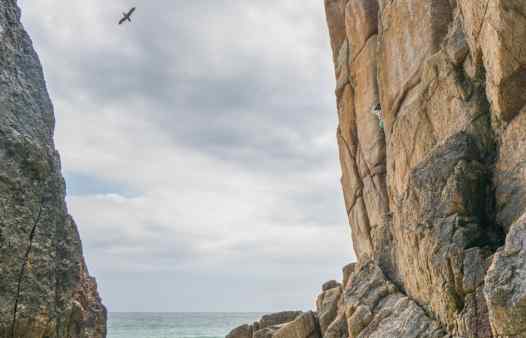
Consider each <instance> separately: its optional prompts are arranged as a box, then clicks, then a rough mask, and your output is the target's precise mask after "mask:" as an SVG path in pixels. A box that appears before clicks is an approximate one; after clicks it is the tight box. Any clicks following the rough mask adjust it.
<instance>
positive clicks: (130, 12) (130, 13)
mask: <svg viewBox="0 0 526 338" xmlns="http://www.w3.org/2000/svg"><path fill="white" fill-rule="evenodd" d="M133 12H135V7H132V9H130V11H129V12H128V16H130V15H132V13H133Z"/></svg>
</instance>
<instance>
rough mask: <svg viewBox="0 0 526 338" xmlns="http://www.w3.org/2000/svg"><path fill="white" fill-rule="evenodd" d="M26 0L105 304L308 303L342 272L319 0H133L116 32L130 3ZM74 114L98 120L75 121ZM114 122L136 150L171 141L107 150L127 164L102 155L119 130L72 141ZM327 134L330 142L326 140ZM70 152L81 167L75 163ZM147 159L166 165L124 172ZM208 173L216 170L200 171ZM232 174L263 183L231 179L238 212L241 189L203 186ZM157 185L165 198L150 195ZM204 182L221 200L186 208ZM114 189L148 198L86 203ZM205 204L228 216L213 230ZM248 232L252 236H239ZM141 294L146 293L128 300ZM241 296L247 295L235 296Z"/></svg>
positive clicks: (340, 211) (343, 232)
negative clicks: (246, 210) (154, 180)
mask: <svg viewBox="0 0 526 338" xmlns="http://www.w3.org/2000/svg"><path fill="white" fill-rule="evenodd" d="M19 2H20V3H21V5H22V6H23V9H24V16H23V19H24V22H25V23H26V26H27V27H28V29H29V31H30V33H31V34H32V36H33V39H34V41H35V45H36V47H37V50H38V51H39V53H40V55H41V57H42V60H43V63H44V67H45V72H46V76H47V79H48V85H49V88H50V92H51V94H52V98H53V99H54V100H55V105H56V107H57V108H58V109H57V120H58V122H59V123H58V126H59V128H58V130H57V134H58V135H59V139H62V140H63V141H62V143H61V144H58V146H59V148H60V149H64V152H65V153H64V154H63V155H64V156H63V158H64V159H65V163H64V165H65V170H66V171H68V177H67V180H68V184H69V185H70V188H69V191H70V195H72V196H71V200H70V209H71V211H72V213H73V216H74V217H75V218H76V219H77V221H78V223H79V225H80V227H81V232H82V236H83V240H84V246H85V252H86V254H87V257H88V261H89V263H90V264H89V265H90V269H91V270H92V272H93V273H94V274H95V275H96V276H98V279H99V281H100V283H99V284H100V286H101V288H102V291H103V296H104V297H105V299H106V302H107V304H109V305H110V310H130V309H131V310H135V311H141V310H150V311H163V310H165V311H168V310H171V311H174V310H175V311H177V310H178V311H192V310H193V311H203V310H208V311H211V310H217V311H221V310H222V311H225V310H241V311H250V310H252V311H254V310H256V311H257V310H264V311H267V310H279V309H281V308H283V307H296V306H298V307H300V306H301V307H307V306H308V305H309V304H310V305H311V301H312V299H311V298H312V297H313V296H314V294H315V293H316V292H317V290H318V287H319V284H320V283H321V282H322V281H323V279H325V278H331V277H332V278H334V277H337V274H338V271H339V268H340V266H341V265H343V264H344V263H347V261H348V260H350V259H351V257H352V253H351V243H350V240H349V233H348V229H347V226H346V219H345V208H344V206H343V199H342V196H341V191H340V187H339V182H338V180H339V177H338V175H339V168H338V163H337V160H338V157H337V151H336V141H335V137H333V135H334V134H335V128H336V112H335V108H334V99H333V93H332V88H333V86H334V85H333V75H332V72H333V71H332V65H331V56H330V55H331V54H330V51H329V43H328V41H327V32H326V28H325V21H324V18H323V15H324V14H323V9H322V4H321V2H320V1H319V0H311V1H295V0H253V1H252V0H251V1H237V0H221V1H220V0H195V1H194V0H191V1H188V0H184V1H183V0H177V1H174V0H157V1H151V0H143V1H140V0H137V1H136V3H135V5H137V7H138V11H137V12H136V16H135V17H134V22H133V23H132V24H130V25H126V26H122V27H118V26H117V25H116V23H115V20H116V19H118V17H119V15H120V12H119V11H120V8H126V7H127V6H129V4H128V3H127V2H126V1H121V0H119V1H112V2H107V1H103V0H93V1H90V3H89V4H88V3H86V2H83V3H82V4H80V2H75V1H66V0H60V1H57V0H35V1H28V0H20V1H19ZM59 7H60V9H61V10H58V9H57V8H59ZM41 13H45V14H44V15H41ZM65 107H68V109H71V110H69V111H68V110H65V109H64V108H65ZM105 114H115V116H117V118H115V119H110V118H107V116H106V115H105ZM73 117H78V118H90V119H91V120H93V121H92V122H93V124H90V127H87V126H86V127H84V129H79V130H74V131H71V130H69V128H72V123H71V122H72V119H73ZM123 119H126V120H128V119H129V120H130V121H131V122H133V121H147V122H148V124H149V125H148V126H144V128H145V129H146V128H148V130H145V131H144V134H141V130H140V129H137V130H136V129H133V128H132V129H131V131H128V130H125V129H126V126H125V123H124V122H125V121H124V120H123ZM91 120H90V122H91ZM99 120H100V121H99ZM68 122H69V124H68V125H67V126H66V125H65V123H68ZM90 128H91V129H90ZM115 130H117V131H119V132H120V133H115V135H117V136H116V137H118V136H120V135H122V134H126V136H127V137H129V138H130V139H132V140H134V141H136V142H137V144H140V143H141V142H140V141H138V140H141V139H142V138H145V137H149V136H150V137H152V138H154V136H157V135H161V136H167V138H168V139H169V142H170V143H169V144H164V143H163V144H157V143H156V142H157V141H156V140H144V142H145V143H148V145H150V143H151V145H150V146H151V150H150V153H151V156H147V155H145V153H143V152H139V151H134V150H133V147H132V146H130V148H131V149H132V150H131V151H130V153H120V154H119V153H117V155H115V154H114V153H110V155H111V156H113V157H117V158H116V159H113V158H112V159H113V160H115V161H116V162H119V161H120V162H122V163H124V164H122V165H120V166H116V167H110V166H108V167H106V166H103V165H97V164H98V163H99V162H100V161H103V159H102V158H103V157H102V156H101V154H102V153H103V152H104V151H105V150H107V149H106V148H108V149H109V148H112V147H114V146H115V144H118V143H119V142H126V141H127V140H119V139H111V138H110V139H109V141H108V144H106V145H104V146H101V147H100V148H95V150H96V152H95V155H93V152H90V153H89V155H88V153H87V152H85V150H86V149H83V148H72V146H71V144H75V145H79V147H80V146H86V147H87V146H89V144H86V143H85V141H84V140H83V139H81V138H77V136H78V135H76V134H81V136H83V135H90V136H94V137H97V135H104V136H106V137H107V135H105V134H104V132H106V131H108V132H111V131H115ZM66 131H68V133H66ZM132 133H136V134H132ZM130 134H131V135H130ZM64 135H65V136H64ZM326 135H329V137H330V141H329V143H327V142H325V141H323V140H322V141H323V142H321V141H320V140H319V138H320V137H325V136H326ZM101 137H102V136H101ZM83 142H84V143H83ZM114 143H115V144H114ZM134 145H135V144H134ZM157 146H159V147H161V146H162V147H167V148H168V149H169V150H172V151H173V153H172V154H170V153H169V152H166V151H163V152H161V153H160V154H162V156H173V157H176V155H178V154H175V153H176V152H177V151H178V150H181V149H182V150H184V151H188V152H190V153H192V154H197V155H199V156H204V157H206V159H207V162H206V164H207V165H209V166H208V167H206V168H203V167H199V166H196V164H195V163H193V162H191V160H186V161H185V160H184V159H182V160H181V161H180V162H179V163H176V164H174V163H172V162H167V163H165V162H164V161H165V160H166V158H155V156H157V155H158V154H159V153H158V152H157ZM116 149H120V148H116ZM124 149H128V148H124ZM110 150H112V149H110ZM167 153H168V154H169V155H167ZM111 156H110V157H111ZM86 157H89V158H86ZM99 157H100V158H99ZM79 158H82V160H83V161H82V162H81V163H82V166H80V165H77V164H76V163H75V161H78V159H79ZM104 158H106V157H104ZM130 158H131V159H130ZM177 158H178V159H179V158H180V157H177ZM148 161H158V162H159V165H160V166H162V165H170V166H172V167H170V168H169V169H167V170H165V171H162V172H161V173H160V174H159V172H158V171H155V170H154V171H151V172H150V171H146V170H148V167H147V166H143V167H141V168H146V169H144V170H145V172H144V173H141V172H137V171H134V170H131V169H132V168H131V167H132V166H134V164H136V165H137V166H139V165H141V164H144V162H148ZM196 163H201V162H196ZM220 165H225V166H227V167H228V168H230V169H228V170H227V169H224V168H222V169H219V166H220ZM74 166H75V170H76V171H75V170H73V169H71V168H70V167H74ZM194 166H195V167H194ZM216 166H217V167H216ZM181 167H184V169H185V173H186V172H187V171H192V170H193V171H197V172H201V173H202V176H204V177H203V178H202V179H203V181H204V182H202V186H205V188H203V187H202V186H199V187H196V186H193V184H194V183H193V181H192V180H190V179H189V180H188V182H185V178H184V177H183V178H178V177H175V176H176V174H177V172H178V170H181ZM101 168H102V169H101ZM115 168H116V169H115ZM110 170H112V172H110ZM171 170H172V171H173V173H171V172H170V171H171ZM78 171H81V172H78ZM181 171H183V170H181ZM216 171H217V172H220V175H223V176H220V175H219V174H218V175H219V176H215V175H214V176H213V178H211V177H206V175H207V174H213V173H215V172H216ZM132 173H133V174H132ZM148 175H164V176H162V177H160V180H165V181H166V186H155V187H149V186H147V185H146V184H143V182H150V181H149V180H148V179H147V178H148V177H146V176H148ZM237 176H243V177H244V176H248V177H249V178H248V179H240V184H247V186H246V187H244V189H246V190H250V189H254V190H256V189H261V190H265V192H264V193H262V192H258V191H253V192H251V191H248V192H246V191H241V190H244V189H239V190H240V196H239V197H237V198H239V199H240V201H239V206H238V205H237V204H236V203H235V198H236V187H235V183H231V182H230V183H225V184H226V185H227V188H228V189H230V190H233V192H232V191H224V190H221V189H223V187H222V186H221V185H219V184H214V183H216V182H206V180H213V179H215V180H221V179H223V180H225V181H229V180H231V179H232V178H233V177H234V178H235V177H237ZM192 179H195V178H192ZM177 180H178V181H177ZM176 181H177V182H176ZM108 182H109V183H108ZM137 182H140V183H137ZM185 183H186V184H185ZM208 183H209V184H208ZM207 184H208V186H207ZM248 184H250V186H249V185H248ZM154 188H155V189H157V190H162V193H164V194H169V195H171V196H172V197H171V199H170V200H169V201H166V200H163V201H161V200H156V199H160V197H159V196H158V195H156V193H157V191H155V193H154V192H152V191H150V190H151V189H154ZM141 189H142V190H144V191H141ZM197 189H199V190H198V192H200V193H202V194H203V196H202V198H203V199H204V198H207V199H213V197H210V196H219V197H217V198H218V199H219V201H217V204H218V206H217V207H216V206H215V204H214V201H208V203H204V202H203V201H202V200H201V199H200V198H199V197H196V200H195V201H194V200H191V201H190V202H187V204H184V207H181V206H180V205H181V203H182V200H183V199H184V198H186V197H187V193H188V192H194V194H197V193H196V192H195V191H196V190H197ZM207 189H209V190H210V191H208V190H207ZM225 189H226V188H225ZM241 192H242V193H243V195H241ZM109 193H117V194H120V195H123V197H124V198H128V199H133V198H134V197H135V196H146V197H145V198H147V199H148V198H149V199H150V200H149V201H148V203H145V204H144V205H139V206H137V205H135V204H133V201H132V202H130V201H125V202H126V203H127V204H125V206H122V208H121V207H119V204H118V203H115V205H107V204H106V205H105V204H104V203H101V202H100V201H99V202H94V201H93V200H91V199H90V198H88V197H86V196H90V195H93V194H109ZM205 195H208V196H205ZM246 198H248V199H249V202H248V204H251V205H249V206H250V207H253V209H254V211H253V212H254V215H248V216H246V215H243V217H244V218H242V219H237V218H233V219H232V220H230V219H229V218H228V217H226V216H228V215H229V214H236V213H241V210H239V209H240V208H242V207H243V206H244V205H243V204H244V203H247V202H246V201H244V200H242V199H246ZM220 199H228V200H229V203H224V205H223V204H222V203H221V202H223V201H220ZM260 199H264V200H265V201H261V200H260ZM267 199H268V200H270V201H267ZM232 201H234V202H232ZM260 204H261V205H260ZM103 208H104V210H102V209H103ZM207 208H208V209H207ZM223 209H225V210H223ZM159 210H160V211H159ZM213 212H217V213H218V214H219V215H220V216H222V217H223V218H221V222H230V221H231V222H232V224H217V227H218V228H221V227H225V230H224V231H222V232H221V231H219V230H215V229H214V224H212V225H210V224H207V223H210V222H214V221H215V220H214V218H213V217H212V216H209V215H208V214H209V213H213ZM225 215H226V216H225ZM192 217H196V219H192ZM197 218H199V219H197ZM192 221H195V223H192ZM217 222H220V221H217ZM207 226H208V227H207ZM338 227H339V228H338ZM207 231H209V233H207ZM242 231H243V233H242V234H241V235H243V236H245V237H246V238H245V237H242V238H236V235H239V234H238V233H236V232H242ZM309 231H310V232H309ZM230 232H231V233H230ZM251 232H252V233H253V234H251ZM269 232H274V233H269ZM327 247H330V248H327ZM137 271H139V272H141V271H142V272H143V273H140V274H137ZM284 271H285V272H284ZM132 272H133V273H132ZM137 276H139V277H137ZM232 280H235V283H233V282H232ZM298 280H300V281H302V283H303V282H305V284H304V285H303V286H302V287H299V288H298V289H297V290H294V291H289V294H286V292H285V291H284V290H287V289H289V288H287V287H284V285H285V286H286V285H289V284H292V283H295V285H297V284H298ZM206 281H213V283H214V285H213V287H211V286H210V284H209V283H207V282H206ZM302 283H299V284H302ZM138 289H141V290H147V291H145V293H144V294H141V295H137V298H136V299H135V300H133V299H131V298H133V297H129V296H128V295H129V294H130V293H133V294H137V290H138ZM218 290H221V292H218ZM157 292H158V293H162V294H163V296H161V295H160V294H157ZM167 294H169V295H170V296H169V297H168V298H169V300H170V301H171V304H167V302H168V300H165V299H164V298H165V297H166V295H167ZM220 294H221V295H220ZM197 297H202V298H203V299H208V302H204V301H201V300H198V301H196V298H197ZM247 297H252V298H253V301H252V303H253V304H250V305H247V304H246V303H245V302H244V301H243V300H244V299H246V298H247ZM207 306H208V307H207ZM309 307H310V306H309Z"/></svg>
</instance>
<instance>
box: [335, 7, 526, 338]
mask: <svg viewBox="0 0 526 338" xmlns="http://www.w3.org/2000/svg"><path fill="white" fill-rule="evenodd" d="M325 4H326V8H327V19H328V23H329V30H330V35H331V41H332V48H333V56H334V61H335V70H336V82H337V85H336V96H337V102H338V116H339V127H338V133H337V136H338V142H339V145H340V157H341V164H342V173H343V176H342V186H343V191H344V196H345V202H346V205H347V211H348V214H349V221H350V224H351V227H352V230H353V242H354V249H355V251H356V254H357V256H358V258H359V265H358V266H359V268H358V269H357V271H356V272H354V273H353V276H352V277H351V282H350V285H347V289H346V290H345V291H344V293H345V295H348V294H349V293H353V290H355V289H356V288H357V287H360V286H361V285H362V284H363V285H367V283H372V281H371V279H373V280H381V279H382V278H380V277H374V276H376V275H378V272H377V271H380V272H381V273H382V274H383V276H384V277H383V279H384V280H385V282H386V283H388V284H389V285H391V286H393V287H396V290H397V291H396V292H394V291H385V293H387V294H389V295H391V294H398V295H399V297H405V298H404V299H406V300H407V301H408V302H410V304H411V305H410V306H406V308H412V309H414V312H413V311H410V312H409V313H405V315H406V316H407V317H406V319H407V320H408V321H411V322H412V323H414V324H415V325H422V326H420V327H422V328H423V327H428V328H433V329H430V330H428V329H426V330H427V331H426V332H428V333H426V334H424V333H422V332H421V333H419V334H417V335H413V334H412V333H410V332H409V331H411V330H409V331H405V333H404V331H403V330H402V331H400V330H397V331H389V330H387V329H386V328H385V327H382V326H381V325H376V326H373V327H372V328H370V324H369V325H368V326H367V328H369V330H367V329H362V326H364V323H368V322H369V320H371V321H374V319H373V318H375V311H374V310H371V308H370V307H368V308H366V309H360V310H356V311H357V312H356V313H357V315H356V316H358V318H365V320H362V319H360V320H350V319H349V316H351V317H352V316H355V315H351V314H350V313H347V314H346V316H347V319H348V327H349V335H350V336H357V335H359V336H360V337H370V336H389V337H405V336H419V337H421V336H428V335H430V336H434V335H435V333H434V332H439V331H440V330H442V331H441V332H442V333H440V334H447V335H451V336H460V337H490V336H492V335H495V336H497V335H500V336H513V337H525V336H526V331H525V330H524V315H525V312H524V305H525V303H524V301H525V298H524V289H526V282H524V278H523V276H525V273H526V270H525V266H524V264H523V260H524V256H522V253H521V252H522V251H521V249H520V248H521V246H520V243H522V242H521V241H524V240H526V237H525V233H524V231H522V230H523V226H522V224H523V223H522V222H521V221H520V220H521V219H522V217H523V216H524V212H525V208H524V207H525V206H526V204H525V199H524V187H525V184H524V180H523V177H524V174H523V168H524V163H523V162H524V159H525V158H526V157H525V156H524V155H525V154H524V153H523V148H524V147H522V145H523V143H524V142H525V140H526V136H525V135H526V133H525V132H526V128H524V127H523V121H524V118H525V116H526V114H525V113H526V109H525V108H526V86H525V84H526V68H525V66H526V54H525V53H524V48H523V47H522V42H520V41H523V40H524V39H526V19H525V18H526V16H525V15H524V14H525V13H526V5H525V2H524V1H521V0H483V1H471V0H465V1H464V0H456V1H451V0H430V1H420V0H396V1H384V0H378V1H377V0H326V1H325ZM378 104H379V105H380V106H381V109H382V113H383V114H382V115H381V116H383V118H384V121H378V117H377V116H376V115H375V114H373V112H372V110H373V107H375V106H376V105H378ZM379 122H382V123H379ZM382 124H383V126H384V128H382ZM504 241H506V246H505V247H504V248H500V247H501V246H502V245H503V244H504ZM371 264H373V265H374V266H375V269H371V268H370V266H371ZM364 267H369V268H367V270H368V271H369V272H368V273H367V274H364ZM371 271H373V272H371ZM357 275H359V276H361V278H358V277H356V276H357ZM367 279H369V281H368V282H366V281H365V280H367ZM362 297H368V296H365V295H364V296H362ZM389 297H391V296H389ZM350 299H352V298H345V299H344V301H343V304H344V305H343V306H344V307H345V306H349V303H350ZM400 299H402V298H400ZM358 308H359V307H358ZM400 311H401V310H400ZM400 315H401V314H400V312H399V311H393V315H389V318H390V320H389V321H390V323H391V328H393V327H395V326H396V325H395V323H396V316H400ZM431 319H433V320H434V322H433V324H430V322H429V321H430V320H431ZM435 328H436V331H435ZM358 331H359V332H360V333H359V334H358V333H357V332H358ZM353 332H354V333H353Z"/></svg>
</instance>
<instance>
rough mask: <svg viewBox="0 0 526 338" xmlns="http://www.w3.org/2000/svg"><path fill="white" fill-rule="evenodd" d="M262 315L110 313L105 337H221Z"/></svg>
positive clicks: (260, 313) (253, 313)
mask: <svg viewBox="0 0 526 338" xmlns="http://www.w3.org/2000/svg"><path fill="white" fill-rule="evenodd" d="M263 314H265V312H110V313H108V335H107V338H223V337H225V335H226V334H227V333H228V332H230V330H232V329H233V328H235V327H237V326H239V325H242V324H245V323H252V322H254V321H256V320H258V319H259V318H260V317H261V316H262V315H263Z"/></svg>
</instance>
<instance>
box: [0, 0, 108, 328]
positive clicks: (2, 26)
mask: <svg viewBox="0 0 526 338" xmlns="http://www.w3.org/2000/svg"><path fill="white" fill-rule="evenodd" d="M54 123H55V121H54V116H53V107H52V104H51V102H50V100H49V97H48V93H47V91H46V86H45V82H44V77H43V74H42V69H41V66H40V62H39V60H38V57H37V55H36V53H35V51H34V50H33V47H32V44H31V40H30V38H29V36H28V35H27V33H26V32H25V31H24V28H23V27H22V25H21V23H20V10H19V9H18V7H17V4H16V1H15V0H0V337H3V338H15V337H17V338H18V337H24V338H39V337H40V338H44V337H48V338H51V337H54V338H66V337H68V338H101V337H105V336H106V310H105V308H104V306H103V305H102V304H101V301H100V298H99V296H98V294H97V286H96V283H95V280H94V279H93V278H91V277H90V276H89V274H88V272H87V268H86V264H85V262H84V259H83V257H82V246H81V242H80V238H79V234H78V232H77V227H76V225H75V223H74V222H73V219H72V218H71V217H70V216H69V215H68V212H67V209H66V204H65V202H64V197H65V185H64V179H63V178H62V175H61V169H60V159H59V155H58V153H57V151H56V150H55V146H54V143H53V130H54Z"/></svg>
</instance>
